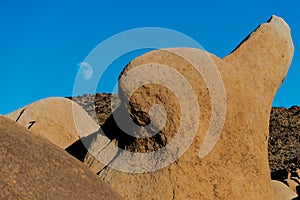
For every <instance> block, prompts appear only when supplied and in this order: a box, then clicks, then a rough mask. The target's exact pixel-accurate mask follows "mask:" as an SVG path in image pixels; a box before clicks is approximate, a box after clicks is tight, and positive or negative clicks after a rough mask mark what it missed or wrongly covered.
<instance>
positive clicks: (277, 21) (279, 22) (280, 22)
mask: <svg viewBox="0 0 300 200" xmlns="http://www.w3.org/2000/svg"><path fill="white" fill-rule="evenodd" d="M268 23H272V24H274V26H275V27H276V28H277V29H278V30H280V31H281V32H282V33H286V34H290V32H291V30H290V27H289V25H288V24H287V23H286V22H285V21H284V19H282V18H281V17H278V16H276V15H272V16H271V18H270V19H269V20H268Z"/></svg>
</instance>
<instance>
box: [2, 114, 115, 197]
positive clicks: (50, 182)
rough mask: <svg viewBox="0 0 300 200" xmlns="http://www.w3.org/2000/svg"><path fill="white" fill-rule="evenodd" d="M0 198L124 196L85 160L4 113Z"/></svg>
mask: <svg viewBox="0 0 300 200" xmlns="http://www.w3.org/2000/svg"><path fill="white" fill-rule="evenodd" d="M0 199H58V200H66V199H74V200H75V199H76V200H77V199H121V198H120V196H119V195H118V194H117V193H116V192H114V191H113V190H112V189H110V187H109V186H107V185H106V184H105V183H104V182H103V181H101V180H100V179H99V178H98V177H97V176H96V175H94V174H93V173H92V172H90V171H89V170H88V169H87V168H86V167H85V166H84V165H83V164H82V163H80V162H79V161H77V160H76V159H75V158H73V157H71V156H70V155H68V154H67V153H66V152H65V151H63V150H62V149H60V148H58V147H56V146H55V145H53V144H51V143H50V142H49V141H47V140H45V139H43V138H40V137H38V136H36V135H33V134H32V133H31V132H29V131H27V130H26V128H24V127H23V126H20V125H18V124H17V123H15V122H14V121H12V120H10V119H8V118H5V117H0Z"/></svg>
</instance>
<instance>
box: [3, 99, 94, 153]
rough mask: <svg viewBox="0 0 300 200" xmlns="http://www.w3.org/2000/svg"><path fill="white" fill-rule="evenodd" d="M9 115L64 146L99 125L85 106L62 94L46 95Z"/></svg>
mask: <svg viewBox="0 0 300 200" xmlns="http://www.w3.org/2000/svg"><path fill="white" fill-rule="evenodd" d="M6 117H8V118H10V119H12V120H14V121H17V122H18V123H19V124H21V125H22V126H24V127H25V128H27V129H29V130H30V132H32V133H34V134H36V135H39V136H42V137H44V138H47V139H48V140H50V141H51V142H52V143H53V144H55V145H57V146H59V147H61V148H63V149H65V148H67V147H68V146H70V145H71V144H73V143H74V142H75V141H77V140H78V139H79V136H81V137H83V136H87V135H89V134H91V133H94V132H96V131H97V130H98V129H99V126H98V125H97V124H96V123H95V122H94V121H93V120H92V119H91V117H90V116H89V115H88V114H87V113H86V112H85V111H84V110H83V108H82V107H81V106H79V105H78V104H77V103H75V102H73V101H71V100H69V99H66V98H59V97H52V98H46V99H42V100H40V101H37V102H35V103H32V104H30V105H28V106H25V107H24V108H21V109H19V110H17V111H14V112H12V113H10V114H8V115H6ZM75 119H76V123H75V121H74V120H75Z"/></svg>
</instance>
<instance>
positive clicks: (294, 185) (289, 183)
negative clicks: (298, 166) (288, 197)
mask: <svg viewBox="0 0 300 200" xmlns="http://www.w3.org/2000/svg"><path fill="white" fill-rule="evenodd" d="M284 181H285V183H286V184H287V186H288V187H289V188H290V189H291V190H293V191H294V192H296V193H297V187H299V184H298V183H296V181H294V180H292V179H285V180H284Z"/></svg>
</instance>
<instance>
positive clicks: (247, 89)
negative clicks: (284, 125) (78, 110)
mask: <svg viewBox="0 0 300 200" xmlns="http://www.w3.org/2000/svg"><path fill="white" fill-rule="evenodd" d="M293 51H294V47H293V43H292V40H291V36H290V29H289V27H288V25H287V24H286V23H285V22H284V21H283V20H282V19H281V18H278V17H275V16H274V17H272V18H271V20H270V21H269V22H268V23H265V24H262V25H260V26H259V27H258V28H257V29H256V30H255V31H254V32H253V33H251V34H250V35H249V37H247V38H246V39H245V41H244V42H243V43H242V44H241V45H239V46H238V47H237V48H236V49H235V50H234V52H232V53H231V54H230V55H228V56H227V57H225V58H224V59H220V58H218V57H216V56H214V55H212V54H208V53H207V52H204V51H201V50H197V49H186V48H181V49H165V50H157V51H153V52H150V53H147V54H145V55H143V56H141V57H138V58H136V59H135V60H133V61H132V62H131V63H130V64H129V65H128V66H127V67H126V69H125V70H124V72H123V73H122V75H121V79H120V83H119V91H120V96H121V100H122V103H121V107H120V108H119V109H123V110H124V109H126V110H128V111H129V113H130V116H131V117H132V118H133V120H134V121H135V122H136V123H137V124H139V125H141V127H140V128H135V129H132V132H133V133H134V134H135V135H136V136H145V133H146V134H147V133H149V132H151V130H156V129H157V127H156V125H158V124H159V122H161V121H160V120H161V119H162V118H163V117H158V118H155V117H154V120H152V119H153V118H151V117H150V116H151V106H152V105H155V104H158V105H161V106H163V107H164V109H165V113H164V112H158V115H160V116H164V114H165V118H166V123H165V124H164V126H163V127H162V128H161V129H160V131H159V133H158V134H157V135H155V136H153V137H150V138H149V137H147V138H135V137H128V136H124V137H123V135H124V134H123V133H122V131H121V130H118V129H113V131H112V132H108V133H107V132H105V134H106V135H107V136H108V137H109V138H110V139H111V140H114V141H116V144H117V145H118V146H119V147H120V148H122V149H126V150H127V151H129V152H139V153H146V152H147V153H149V152H155V151H157V150H158V149H159V148H162V147H163V146H166V145H169V144H171V143H172V141H174V140H175V138H176V133H177V132H178V130H180V122H181V118H182V116H181V114H182V111H183V110H185V109H190V110H191V112H190V113H189V114H188V115H187V116H184V117H187V118H186V119H187V121H188V120H191V121H194V119H195V116H194V115H193V114H197V110H196V109H195V110H193V108H196V107H197V106H198V108H199V110H200V111H201V112H200V115H199V118H197V120H198V121H197V120H196V121H197V122H199V127H197V122H196V123H195V124H188V125H189V126H183V136H188V137H189V136H191V135H189V134H191V133H189V132H190V130H191V129H192V128H194V127H197V129H196V134H195V137H194V138H192V139H193V142H192V144H191V146H190V147H189V148H188V149H187V151H186V152H185V153H184V154H183V155H182V156H181V157H180V158H179V159H178V160H176V162H175V159H174V157H175V158H176V156H178V155H177V154H176V152H171V154H170V156H169V157H170V158H169V159H170V160H172V159H173V161H174V162H173V163H172V164H171V165H169V166H167V167H165V168H162V169H160V170H157V171H153V172H149V173H140V174H136V173H126V172H120V171H118V170H115V169H113V168H112V166H114V163H115V162H116V161H117V160H118V158H120V157H122V155H123V154H124V151H122V152H120V151H117V150H115V151H112V152H113V153H114V155H113V156H112V159H111V162H110V163H109V164H108V165H107V166H103V165H99V169H98V172H99V173H98V174H99V176H100V177H101V178H102V179H103V180H105V181H106V182H107V183H108V184H109V185H111V186H112V187H113V188H114V189H115V190H116V191H118V192H119V193H120V194H121V195H122V196H123V197H125V198H126V199H272V198H273V193H274V191H273V189H272V184H271V180H270V170H269V165H268V150H267V148H268V137H269V134H268V133H269V130H268V128H269V118H270V111H271V104H272V100H273V97H274V95H275V93H276V91H277V89H278V87H279V86H280V84H281V83H282V81H283V79H284V78H285V75H286V73H287V70H288V68H289V66H290V63H291V60H292V57H293ZM184 58H188V60H189V61H190V62H188V61H187V60H186V59H184ZM159 64H163V65H166V66H168V67H169V68H171V69H175V70H176V71H177V72H179V73H180V74H181V75H182V76H183V77H184V78H185V79H186V80H188V82H189V84H190V86H191V87H192V91H193V92H194V93H195V94H196V96H197V99H198V102H197V105H194V104H193V103H194V102H188V103H187V104H183V105H182V104H180V103H181V102H180V101H179V100H178V98H177V97H178V96H176V95H175V94H173V93H172V92H173V91H172V88H171V89H170V87H169V88H168V87H164V86H162V85H160V84H153V83H151V82H150V83H149V84H146V85H144V86H143V87H140V88H138V89H137V90H135V91H134V93H133V94H132V95H131V91H132V90H134V89H135V86H136V85H139V82H138V81H141V78H140V77H139V76H141V77H142V78H143V77H144V74H143V73H142V72H144V73H145V70H141V71H140V73H141V74H135V75H136V77H139V78H137V79H130V81H128V79H126V77H127V76H130V72H131V71H132V70H133V69H137V68H138V66H141V65H142V66H143V67H144V68H143V69H147V68H149V69H150V71H147V78H149V77H150V78H154V79H155V82H159V80H160V79H164V78H165V77H167V71H164V72H165V74H163V73H162V74H159V73H157V72H158V71H154V73H153V72H152V74H151V69H152V71H153V69H159V67H160V65H159ZM192 64H193V65H192ZM194 66H197V67H199V68H201V69H203V70H204V73H205V71H209V68H210V67H214V66H217V69H218V71H219V72H220V75H221V77H222V80H223V82H224V89H225V91H226V119H225V124H224V128H223V130H222V133H221V136H220V138H219V140H218V142H217V143H216V145H215V146H214V148H213V149H212V151H211V152H209V150H210V149H209V148H208V149H204V150H207V151H206V152H205V154H204V156H203V158H201V159H200V158H199V157H198V154H199V150H202V149H203V142H204V141H205V142H206V144H207V143H208V146H209V145H210V144H214V142H215V140H216V139H217V137H214V138H213V139H214V140H212V141H208V142H207V141H206V140H205V139H206V138H205V134H206V133H207V131H208V130H209V126H210V119H211V116H216V115H217V116H218V115H221V114H222V113H218V112H219V110H218V107H217V108H216V107H214V106H215V105H214V106H212V105H213V102H212V101H211V98H210V95H212V93H213V91H211V90H209V88H208V86H207V80H204V79H203V77H202V76H201V75H200V74H199V73H198V72H197V71H196V70H195V68H194ZM205 69H207V70H205ZM159 72H160V71H159ZM205 75H207V76H209V75H210V74H209V72H207V74H205ZM122 77H125V79H122ZM145 79H146V77H145ZM135 80H136V81H137V82H135ZM168 81H170V83H171V85H175V88H176V84H178V83H179V80H177V79H176V78H174V79H173V80H171V79H168ZM168 81H167V82H168ZM176 82H178V83H176ZM212 86H214V85H212ZM188 92H190V91H188V90H187V93H188ZM187 95H188V94H187ZM213 95H216V96H213V97H212V98H217V99H219V101H220V102H222V98H218V94H213ZM223 100H224V99H223ZM126 102H129V105H126ZM217 103H218V102H217ZM190 105H192V106H194V107H190ZM217 105H218V104H217ZM211 106H212V109H211ZM181 107H183V109H181ZM117 110H118V109H117ZM149 113H150V114H149ZM156 120H157V121H156ZM108 121H110V122H109V123H105V124H104V126H103V127H105V126H109V125H110V126H112V125H114V124H113V123H112V122H111V121H112V120H108ZM152 122H153V123H152ZM149 124H151V126H150V128H148V129H147V128H145V127H147V125H149ZM213 128H214V127H213ZM104 130H105V128H104ZM149 130H150V131H149ZM131 134H132V133H131ZM149 134H150V133H149ZM192 136H193V135H192ZM103 137H104V136H103V135H99V137H98V138H97V139H98V140H96V141H94V143H93V144H92V146H91V148H90V150H91V152H93V153H94V154H97V150H98V154H101V151H103V148H102V149H99V147H98V145H99V144H100V143H101V142H99V140H102V139H103ZM188 137H182V138H181V139H182V143H183V144H184V143H185V142H186V141H185V140H189V138H188ZM179 148H180V146H179ZM167 153H168V152H166V154H167ZM207 153H208V154H207ZM206 154H207V155H206ZM162 158H163V159H166V157H165V155H163V156H162ZM163 159H161V158H160V157H156V158H155V159H150V160H141V163H140V164H141V165H143V164H144V163H151V162H155V164H156V165H160V163H161V162H164V160H163ZM130 161H131V159H130V157H128V162H130ZM124 164H125V165H126V164H128V163H124ZM134 164H135V163H134ZM134 164H133V166H132V167H133V168H135V167H138V166H135V165H134Z"/></svg>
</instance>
